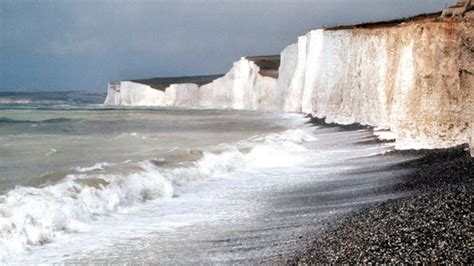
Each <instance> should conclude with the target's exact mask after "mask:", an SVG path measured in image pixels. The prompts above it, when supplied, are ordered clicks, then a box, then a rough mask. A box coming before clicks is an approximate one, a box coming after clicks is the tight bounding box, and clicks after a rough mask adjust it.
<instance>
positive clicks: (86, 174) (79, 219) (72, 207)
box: [0, 129, 315, 262]
mask: <svg viewBox="0 0 474 266" xmlns="http://www.w3.org/2000/svg"><path fill="white" fill-rule="evenodd" d="M313 140H315V139H314V137H312V136H311V134H310V133H308V132H306V131H304V130H301V129H297V130H288V131H285V132H283V133H280V134H270V135H265V136H258V137H255V138H251V139H249V140H246V141H242V142H239V143H236V144H225V145H222V146H220V147H218V148H219V149H218V150H220V151H219V152H212V151H203V152H202V153H200V154H201V157H200V158H199V159H198V160H196V161H194V162H193V163H192V164H191V165H189V166H188V167H176V168H162V167H159V166H157V164H156V163H153V162H152V161H144V162H138V163H133V162H129V163H128V164H129V165H131V166H133V167H129V169H128V170H127V171H123V170H120V171H113V170H114V169H116V168H120V167H119V165H117V164H108V163H98V164H96V165H94V166H91V167H82V168H76V169H75V170H77V172H79V173H76V174H70V175H68V176H66V178H65V179H63V180H61V181H59V182H57V183H55V184H50V185H47V186H44V187H40V188H37V187H16V188H14V189H13V190H11V191H9V192H8V193H7V194H5V195H3V196H1V197H0V261H2V260H3V261H4V262H7V261H8V260H9V258H11V257H12V256H16V255H17V254H19V252H23V251H24V250H28V249H31V248H32V247H34V246H38V245H43V244H46V243H50V242H53V241H58V240H60V239H62V238H64V237H65V236H67V235H68V234H71V233H77V232H85V231H87V230H88V228H89V226H91V225H92V223H94V221H95V220H97V219H100V217H103V216H107V215H110V214H112V213H114V212H117V211H119V210H120V209H122V208H127V207H129V206H133V205H137V204H140V203H143V202H145V201H150V200H157V199H161V198H170V197H172V196H173V194H174V190H175V188H176V186H183V185H186V184H188V183H189V182H192V181H196V180H206V179H209V178H223V177H224V178H225V177H229V176H231V173H234V172H237V171H249V170H252V169H261V168H276V167H291V166H294V165H297V164H300V163H303V162H304V161H305V160H306V159H307V157H305V154H306V153H307V152H306V149H305V147H304V146H302V145H301V144H302V143H303V142H305V141H313ZM123 164H126V163H123ZM107 167H109V168H112V171H95V170H99V169H104V168H107ZM122 168H123V166H122Z"/></svg>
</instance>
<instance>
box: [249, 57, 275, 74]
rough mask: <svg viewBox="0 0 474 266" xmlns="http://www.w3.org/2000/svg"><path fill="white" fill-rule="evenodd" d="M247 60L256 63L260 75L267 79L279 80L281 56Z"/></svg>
mask: <svg viewBox="0 0 474 266" xmlns="http://www.w3.org/2000/svg"><path fill="white" fill-rule="evenodd" d="M245 58H247V59H248V60H250V61H252V62H254V63H255V64H256V65H257V66H258V67H259V68H260V72H259V73H260V75H262V76H265V77H271V78H278V68H279V67H280V55H260V56H247V57H245Z"/></svg>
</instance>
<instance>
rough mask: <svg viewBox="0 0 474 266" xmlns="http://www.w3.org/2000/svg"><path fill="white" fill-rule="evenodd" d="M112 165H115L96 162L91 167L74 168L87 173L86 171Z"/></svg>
mask: <svg viewBox="0 0 474 266" xmlns="http://www.w3.org/2000/svg"><path fill="white" fill-rule="evenodd" d="M112 165H114V164H112V163H106V162H103V163H96V164H94V165H93V166H90V167H74V170H76V171H78V172H81V173H85V172H91V171H95V170H102V169H104V168H105V167H108V166H112Z"/></svg>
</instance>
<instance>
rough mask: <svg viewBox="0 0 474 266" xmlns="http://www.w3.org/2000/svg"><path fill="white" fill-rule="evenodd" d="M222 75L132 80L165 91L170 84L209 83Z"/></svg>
mask: <svg viewBox="0 0 474 266" xmlns="http://www.w3.org/2000/svg"><path fill="white" fill-rule="evenodd" d="M222 76H224V75H223V74H216V75H207V76H188V77H166V78H150V79H135V80H130V81H132V82H136V83H141V84H145V85H148V86H150V87H152V88H154V89H157V90H160V91H165V89H166V88H167V87H169V86H170V85H171V84H183V83H194V84H197V85H199V86H201V85H204V84H208V83H211V82H212V81H213V80H215V79H218V78H220V77H222Z"/></svg>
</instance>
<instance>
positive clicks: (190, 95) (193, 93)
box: [165, 83, 200, 108]
mask: <svg viewBox="0 0 474 266" xmlns="http://www.w3.org/2000/svg"><path fill="white" fill-rule="evenodd" d="M199 97H200V93H199V87H198V86H197V85H196V84H192V83H185V84H172V85H170V86H169V87H168V88H166V90H165V105H166V106H174V107H182V108H192V107H199Z"/></svg>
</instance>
